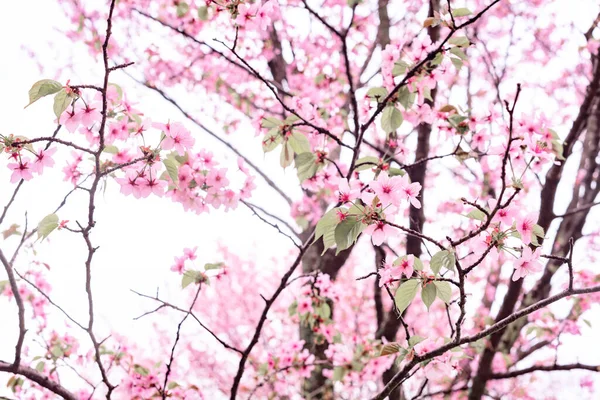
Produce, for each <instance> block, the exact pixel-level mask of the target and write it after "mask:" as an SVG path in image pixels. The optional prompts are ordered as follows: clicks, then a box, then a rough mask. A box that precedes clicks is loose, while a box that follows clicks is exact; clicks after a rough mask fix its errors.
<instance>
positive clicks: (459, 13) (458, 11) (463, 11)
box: [452, 8, 473, 18]
mask: <svg viewBox="0 0 600 400" xmlns="http://www.w3.org/2000/svg"><path fill="white" fill-rule="evenodd" d="M471 14H473V13H472V12H471V10H469V9H468V8H455V9H453V10H452V15H454V17H455V18H458V17H466V16H467V15H471Z"/></svg>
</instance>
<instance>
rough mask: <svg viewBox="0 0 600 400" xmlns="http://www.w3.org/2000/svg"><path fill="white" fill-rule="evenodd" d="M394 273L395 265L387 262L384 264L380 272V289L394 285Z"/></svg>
mask: <svg viewBox="0 0 600 400" xmlns="http://www.w3.org/2000/svg"><path fill="white" fill-rule="evenodd" d="M394 272H395V271H394V266H393V264H390V263H387V262H386V263H385V264H383V267H382V268H380V270H379V287H382V286H383V285H389V284H390V283H392V282H393V281H394V279H396V276H394Z"/></svg>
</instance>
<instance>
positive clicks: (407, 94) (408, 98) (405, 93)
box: [398, 86, 417, 110]
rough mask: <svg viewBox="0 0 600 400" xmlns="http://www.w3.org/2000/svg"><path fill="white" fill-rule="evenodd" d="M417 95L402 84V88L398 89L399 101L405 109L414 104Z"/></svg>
mask: <svg viewBox="0 0 600 400" xmlns="http://www.w3.org/2000/svg"><path fill="white" fill-rule="evenodd" d="M416 98H417V95H416V94H415V93H412V92H411V91H410V90H408V87H406V86H402V87H401V88H400V90H398V102H399V103H400V105H401V106H402V107H404V109H405V110H408V109H409V108H410V107H411V106H412V104H413V103H414V102H415V99H416Z"/></svg>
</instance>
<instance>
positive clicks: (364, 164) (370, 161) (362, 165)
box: [355, 156, 379, 171]
mask: <svg viewBox="0 0 600 400" xmlns="http://www.w3.org/2000/svg"><path fill="white" fill-rule="evenodd" d="M378 164H379V158H377V157H374V156H366V157H361V158H359V159H358V160H356V166H355V170H357V171H363V170H365V169H369V168H373V167H375V166H377V165H378Z"/></svg>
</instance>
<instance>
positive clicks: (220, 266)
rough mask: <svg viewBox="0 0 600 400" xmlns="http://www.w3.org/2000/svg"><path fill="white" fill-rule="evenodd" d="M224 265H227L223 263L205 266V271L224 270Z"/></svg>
mask: <svg viewBox="0 0 600 400" xmlns="http://www.w3.org/2000/svg"><path fill="white" fill-rule="evenodd" d="M223 265H225V264H224V263H222V262H218V263H208V264H204V270H205V271H210V270H211V269H219V268H223Z"/></svg>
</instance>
